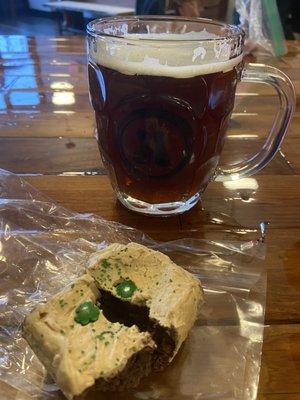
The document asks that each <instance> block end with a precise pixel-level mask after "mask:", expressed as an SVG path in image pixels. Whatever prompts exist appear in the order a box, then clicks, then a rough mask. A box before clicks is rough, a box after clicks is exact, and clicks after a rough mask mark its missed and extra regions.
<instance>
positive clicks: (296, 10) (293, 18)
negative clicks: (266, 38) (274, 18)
mask: <svg viewBox="0 0 300 400" xmlns="http://www.w3.org/2000/svg"><path fill="white" fill-rule="evenodd" d="M277 7H278V11H279V15H280V18H281V22H282V27H283V31H284V35H285V38H286V39H287V40H294V39H295V36H297V37H298V38H299V34H300V0H277Z"/></svg>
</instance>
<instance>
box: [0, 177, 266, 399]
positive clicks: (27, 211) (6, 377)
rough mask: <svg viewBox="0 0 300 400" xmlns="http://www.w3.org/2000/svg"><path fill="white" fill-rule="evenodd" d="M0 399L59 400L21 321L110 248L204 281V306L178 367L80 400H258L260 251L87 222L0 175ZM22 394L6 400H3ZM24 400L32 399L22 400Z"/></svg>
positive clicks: (255, 245) (256, 246) (91, 218)
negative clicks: (136, 246)
mask: <svg viewBox="0 0 300 400" xmlns="http://www.w3.org/2000/svg"><path fill="white" fill-rule="evenodd" d="M0 193H1V196H0V224H1V237H0V249H1V252H0V256H1V259H0V277H1V286H0V398H1V400H8V399H10V398H14V399H16V398H17V399H27V398H38V399H40V400H46V399H51V400H55V399H63V395H62V394H61V392H60V391H59V390H58V387H57V386H56V385H55V383H54V382H53V381H52V380H51V378H50V377H49V376H47V374H46V371H45V369H44V367H43V366H42V364H41V363H40V362H39V360H38V359H37V357H36V356H35V355H34V353H33V352H32V350H31V349H30V347H29V346H28V345H27V343H26V341H25V340H24V339H23V338H22V333H21V326H22V322H23V320H24V317H25V315H26V314H27V313H29V312H30V311H31V310H32V308H33V307H35V306H36V305H37V304H38V303H39V302H41V301H46V300H48V299H49V298H51V296H53V295H54V294H55V293H57V292H58V291H60V290H61V289H63V288H64V287H65V285H66V284H68V283H69V282H70V281H72V280H74V279H76V277H77V276H78V275H80V274H81V273H82V272H83V271H84V269H85V263H86V260H87V258H88V256H89V255H90V254H91V253H92V252H93V251H95V250H97V249H99V248H102V247H104V246H106V245H107V244H109V243H112V242H123V243H126V242H130V241H136V242H140V243H143V244H146V245H148V246H151V247H152V248H156V249H158V250H160V251H162V252H164V253H166V254H168V255H169V256H170V257H171V258H172V259H173V260H174V261H175V262H176V263H178V264H179V265H182V266H183V267H184V268H186V269H188V270H189V271H190V272H192V273H194V274H195V275H196V276H197V277H199V278H200V279H201V281H202V285H203V288H204V295H205V305H204V306H203V308H202V311H201V316H200V318H199V320H198V321H197V323H196V325H195V327H194V328H193V329H192V331H191V332H190V335H189V337H188V339H187V341H186V343H185V344H184V345H183V347H182V349H181V351H180V352H179V353H178V355H177V356H176V358H175V360H174V362H173V363H172V364H171V365H170V366H169V367H168V368H167V369H166V370H165V371H164V372H163V373H160V374H153V375H151V376H150V377H148V378H147V379H145V380H144V381H142V383H141V384H140V386H139V387H138V388H137V389H135V390H133V391H130V392H124V393H118V394H116V393H105V394H102V393H99V392H96V391H93V390H91V391H89V392H88V394H87V395H86V397H84V398H86V399H89V400H92V399H102V398H103V399H106V400H113V399H116V398H118V400H133V399H141V400H143V399H161V400H189V399H194V400H200V399H222V400H225V399H230V400H232V399H239V400H241V399H245V400H250V399H255V398H256V393H257V386H258V379H259V369H260V358H261V348H262V340H263V322H264V309H265V292H266V276H265V272H264V269H263V255H264V245H263V244H262V243H261V241H259V240H253V241H250V242H212V241H208V240H196V239H184V240H177V241H172V242H169V243H157V242H154V241H152V240H151V239H150V238H149V237H147V236H145V235H143V234H142V233H141V232H139V231H136V230H134V229H131V228H129V227H125V226H122V225H120V224H118V223H113V222H108V221H105V220H104V219H102V218H101V217H98V216H95V215H92V214H77V213H73V212H70V211H68V210H66V209H64V208H62V207H60V206H58V205H56V204H54V203H53V202H52V201H51V200H49V199H48V198H46V197H44V196H43V195H42V194H41V193H39V192H38V191H37V190H36V189H34V188H33V187H32V186H30V185H29V184H27V183H26V182H25V181H24V180H23V179H21V178H19V177H17V176H15V175H13V174H10V173H6V172H5V171H2V172H1V173H0ZM15 389H16V390H17V391H18V395H17V397H15V394H14V395H13V396H12V397H9V393H15ZM27 396H28V397H27Z"/></svg>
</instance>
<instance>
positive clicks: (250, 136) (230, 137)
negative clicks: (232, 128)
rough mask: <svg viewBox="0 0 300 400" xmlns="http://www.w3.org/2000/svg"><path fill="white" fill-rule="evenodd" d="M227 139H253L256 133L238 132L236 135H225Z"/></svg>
mask: <svg viewBox="0 0 300 400" xmlns="http://www.w3.org/2000/svg"><path fill="white" fill-rule="evenodd" d="M226 138H227V139H254V138H258V135H255V134H252V133H249V134H248V133H247V134H246V133H245V134H238V135H227V136H226Z"/></svg>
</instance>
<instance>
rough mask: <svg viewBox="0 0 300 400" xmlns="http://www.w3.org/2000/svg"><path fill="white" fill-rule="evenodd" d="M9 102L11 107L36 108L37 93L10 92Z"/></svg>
mask: <svg viewBox="0 0 300 400" xmlns="http://www.w3.org/2000/svg"><path fill="white" fill-rule="evenodd" d="M9 100H10V103H11V104H12V105H13V106H36V105H38V104H39V103H40V97H39V94H38V93H37V92H11V93H10V94H9Z"/></svg>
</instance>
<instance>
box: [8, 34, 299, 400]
mask: <svg viewBox="0 0 300 400" xmlns="http://www.w3.org/2000/svg"><path fill="white" fill-rule="evenodd" d="M84 43H85V42H84V38H82V37H78V36H76V37H72V36H70V37H59V38H41V37H38V38H26V37H22V36H20V37H13V36H10V37H5V38H4V39H3V42H2V51H1V54H0V87H1V89H0V167H1V168H6V169H9V170H11V171H14V172H16V173H19V174H44V176H27V177H26V179H27V180H28V182H30V183H32V184H33V185H34V186H36V187H37V188H38V189H40V190H42V191H43V192H44V193H45V194H47V195H48V196H50V197H51V198H53V200H55V201H57V202H58V203H59V204H62V205H63V206H65V207H67V208H69V209H71V210H74V211H78V212H93V213H96V214H98V215H101V216H102V217H104V218H106V219H108V220H114V221H119V222H121V223H123V224H126V225H130V226H133V227H136V228H138V229H140V230H142V231H144V232H146V233H148V234H149V235H150V236H152V237H153V238H154V239H157V240H172V239H177V238H181V237H195V238H205V239H210V240H218V239H220V240H221V239H233V238H234V239H235V240H246V239H252V238H255V237H256V236H257V232H256V227H257V224H258V222H259V221H261V220H268V221H270V225H269V227H268V231H267V238H266V243H267V254H266V261H265V265H266V270H267V273H268V290H267V303H266V329H265V339H264V345H263V357H262V369H261V379H260V387H259V395H258V399H260V400H300V312H299V310H300V272H299V271H300V269H299V268H300V261H299V260H300V211H299V198H300V157H299V154H300V111H299V110H300V109H299V104H300V100H299V99H300V73H299V71H300V69H299V67H300V42H299V41H294V42H289V43H288V50H289V52H288V54H287V55H285V56H284V57H281V58H280V59H276V58H274V57H270V56H268V55H266V54H261V53H257V54H255V55H251V56H249V57H248V59H247V60H248V61H250V62H260V63H266V64H270V65H273V66H276V67H277V68H280V69H281V70H283V71H284V72H285V73H286V74H287V75H288V76H290V78H291V79H292V80H293V83H294V86H295V90H296V97H297V109H296V112H295V116H294V118H293V121H292V123H291V126H290V129H289V132H288V134H287V136H286V138H285V140H284V142H283V144H282V146H281V151H280V152H279V153H278V154H277V155H276V157H275V158H274V159H273V160H272V162H271V163H270V164H269V165H268V166H267V167H266V168H265V169H264V170H263V171H261V172H260V173H259V174H258V175H256V176H253V177H251V178H250V180H246V181H236V182H233V183H231V184H230V183H224V184H223V183H217V182H213V183H211V184H210V185H209V187H208V189H207V191H206V192H205V194H204V195H203V199H202V202H201V204H200V203H199V204H198V205H197V206H196V207H195V208H194V209H192V210H191V211H190V212H188V213H186V214H184V215H181V216H179V217H171V218H167V219H163V220H161V219H159V218H155V217H144V216H141V215H138V214H134V213H132V212H129V211H128V210H126V209H125V208H124V207H123V206H121V205H120V204H119V203H118V202H117V201H116V198H115V195H114V194H113V191H112V189H111V186H110V184H109V181H108V177H107V176H106V175H104V174H105V170H104V168H103V165H102V163H101V161H100V157H99V152H98V148H97V143H96V140H95V139H94V135H95V122H94V116H93V110H92V107H91V106H90V103H89V99H88V92H87V75H86V55H85V47H84V46H85V44H84ZM277 106H278V101H277V98H276V93H275V92H274V90H273V89H272V88H270V87H268V86H266V85H252V84H245V83H241V84H239V88H238V93H237V96H236V104H235V109H234V112H233V114H232V117H231V121H230V128H229V130H228V136H227V141H226V144H225V148H224V152H223V155H222V163H228V162H233V161H241V160H243V159H245V158H246V157H248V156H249V155H250V154H253V153H255V152H256V151H258V149H259V148H260V147H261V146H262V143H263V141H264V138H265V137H266V135H267V133H268V130H269V128H270V126H271V124H272V120H273V118H274V115H275V113H276V110H277ZM70 173H71V174H77V173H83V174H93V173H96V174H99V175H97V176H69V174H70ZM64 174H65V175H67V176H63V175H64ZM56 175H60V176H56ZM9 396H11V397H9ZM2 398H3V399H5V400H10V399H14V400H16V399H18V400H23V399H22V398H21V397H18V395H17V394H16V392H15V391H14V390H13V389H11V388H8V387H3V384H1V385H0V399H1V400H2ZM24 400H25V399H24ZM26 400H27V399H26Z"/></svg>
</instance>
